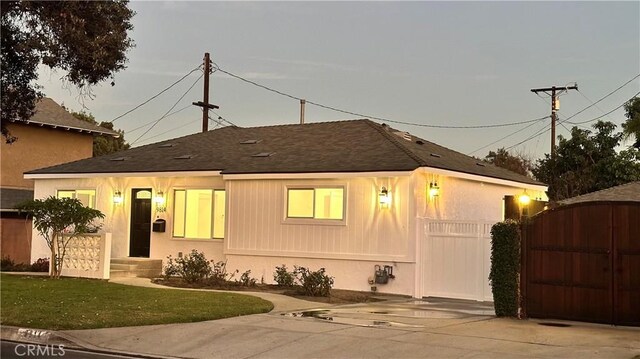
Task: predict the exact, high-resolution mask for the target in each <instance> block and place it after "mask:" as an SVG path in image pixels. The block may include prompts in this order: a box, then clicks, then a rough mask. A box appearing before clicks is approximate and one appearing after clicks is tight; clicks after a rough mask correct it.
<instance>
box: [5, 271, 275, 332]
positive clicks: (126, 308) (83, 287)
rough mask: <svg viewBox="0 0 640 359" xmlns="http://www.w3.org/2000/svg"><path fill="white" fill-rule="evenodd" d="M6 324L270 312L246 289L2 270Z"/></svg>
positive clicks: (121, 322) (119, 323)
mask: <svg viewBox="0 0 640 359" xmlns="http://www.w3.org/2000/svg"><path fill="white" fill-rule="evenodd" d="M0 279H1V286H2V288H1V290H0V292H1V293H0V299H2V306H1V308H0V319H1V322H2V324H3V325H13V326H22V327H29V328H39V329H51V330H64V329H92V328H108V327H126V326H135V325H151V324H168V323H187V322H199V321H204V320H212V319H221V318H228V317H235V316H239V315H247V314H256V313H266V312H268V311H270V310H271V309H273V304H272V303H271V302H268V301H266V300H263V299H261V298H257V297H251V296H247V295H240V294H231V293H211V292H197V291H186V290H174V289H156V288H143V287H134V286H128V285H122V284H115V283H108V282H106V281H101V280H91V279H79V278H62V279H57V280H54V279H49V278H48V277H25V276H17V275H10V274H1V275H0Z"/></svg>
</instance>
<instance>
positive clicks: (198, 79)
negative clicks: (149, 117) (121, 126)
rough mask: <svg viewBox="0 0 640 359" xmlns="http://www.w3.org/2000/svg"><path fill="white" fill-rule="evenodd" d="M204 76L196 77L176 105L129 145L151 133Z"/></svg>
mask: <svg viewBox="0 0 640 359" xmlns="http://www.w3.org/2000/svg"><path fill="white" fill-rule="evenodd" d="M203 76H204V74H202V75H200V77H198V78H197V79H196V80H195V81H194V82H193V84H192V85H191V86H190V87H189V88H188V89H187V91H185V92H184V93H183V94H182V96H180V98H179V99H178V101H176V103H174V104H173V106H171V108H170V109H169V110H167V112H165V113H164V115H162V117H160V118H159V119H157V120H156V122H155V123H154V124H153V125H152V126H151V127H149V128H148V129H147V130H146V131H144V133H143V134H141V135H140V136H138V138H136V140H135V141H133V143H131V145H132V146H133V145H135V144H136V142H138V140H140V138H142V137H143V136H144V135H146V134H147V133H149V131H151V130H152V129H153V128H154V127H156V125H157V124H158V123H159V122H160V121H162V119H164V118H165V117H167V116H168V114H169V113H170V112H171V111H172V110H173V109H174V108H175V107H176V106H177V105H178V103H180V101H182V99H183V98H184V97H185V96H187V94H188V93H189V91H191V89H193V87H194V86H195V85H196V84H197V83H198V81H200V79H201V78H202V77H203Z"/></svg>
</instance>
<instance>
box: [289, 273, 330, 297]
mask: <svg viewBox="0 0 640 359" xmlns="http://www.w3.org/2000/svg"><path fill="white" fill-rule="evenodd" d="M293 268H294V269H293V273H294V275H295V276H296V279H297V280H298V282H299V283H300V286H301V288H302V291H303V293H304V294H305V295H308V296H312V297H328V296H329V295H331V288H332V287H333V280H334V278H333V277H330V276H328V275H327V274H326V271H325V269H324V268H320V269H318V270H317V271H315V272H314V271H312V270H310V269H309V268H305V267H298V266H293Z"/></svg>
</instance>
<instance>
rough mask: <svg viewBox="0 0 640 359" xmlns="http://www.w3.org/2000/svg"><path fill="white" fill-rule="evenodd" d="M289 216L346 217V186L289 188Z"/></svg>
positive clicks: (335, 218) (339, 218)
mask: <svg viewBox="0 0 640 359" xmlns="http://www.w3.org/2000/svg"><path fill="white" fill-rule="evenodd" d="M287 217H288V218H310V219H332V220H342V219H344V188H289V189H287Z"/></svg>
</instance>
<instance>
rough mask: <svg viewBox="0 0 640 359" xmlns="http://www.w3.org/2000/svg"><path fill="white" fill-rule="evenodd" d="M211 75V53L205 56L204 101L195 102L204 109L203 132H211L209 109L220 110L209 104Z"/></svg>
mask: <svg viewBox="0 0 640 359" xmlns="http://www.w3.org/2000/svg"><path fill="white" fill-rule="evenodd" d="M210 75H211V60H210V59H209V53H208V52H205V54H204V94H203V95H202V101H198V102H193V103H192V104H193V105H196V106H199V107H202V132H207V131H209V109H217V108H220V107H218V106H216V105H212V104H210V103H209V76H210Z"/></svg>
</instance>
